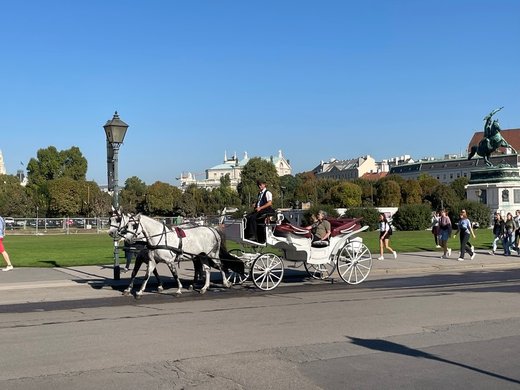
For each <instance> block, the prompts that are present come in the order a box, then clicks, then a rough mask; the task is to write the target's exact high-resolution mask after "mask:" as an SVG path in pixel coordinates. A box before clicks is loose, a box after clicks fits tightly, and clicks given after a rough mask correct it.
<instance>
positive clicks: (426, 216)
mask: <svg viewBox="0 0 520 390" xmlns="http://www.w3.org/2000/svg"><path fill="white" fill-rule="evenodd" d="M392 224H393V225H394V226H395V227H396V228H397V229H398V230H424V229H426V228H428V227H430V226H431V209H430V206H429V205H427V204H406V205H403V206H401V207H399V210H397V212H396V213H395V214H394V216H393V218H392Z"/></svg>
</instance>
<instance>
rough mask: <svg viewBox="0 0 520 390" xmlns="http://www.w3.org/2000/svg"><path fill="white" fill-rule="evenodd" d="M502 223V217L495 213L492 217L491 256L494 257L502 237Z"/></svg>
mask: <svg viewBox="0 0 520 390" xmlns="http://www.w3.org/2000/svg"><path fill="white" fill-rule="evenodd" d="M503 223H504V221H503V220H502V216H501V215H500V213H499V212H498V211H496V212H495V215H494V216H493V245H492V246H493V249H492V251H491V254H492V255H493V256H494V255H495V254H496V252H497V247H498V243H499V242H502V235H503V227H502V224H503Z"/></svg>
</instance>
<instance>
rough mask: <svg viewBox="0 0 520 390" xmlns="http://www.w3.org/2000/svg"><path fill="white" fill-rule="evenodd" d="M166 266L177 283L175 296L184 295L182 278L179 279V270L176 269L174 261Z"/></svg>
mask: <svg viewBox="0 0 520 390" xmlns="http://www.w3.org/2000/svg"><path fill="white" fill-rule="evenodd" d="M166 264H168V268H169V269H170V271H171V273H172V275H173V279H175V281H176V282H177V291H176V292H175V294H177V295H181V294H182V283H181V278H179V274H178V273H177V270H176V269H175V264H174V263H173V261H168V262H167V263H166Z"/></svg>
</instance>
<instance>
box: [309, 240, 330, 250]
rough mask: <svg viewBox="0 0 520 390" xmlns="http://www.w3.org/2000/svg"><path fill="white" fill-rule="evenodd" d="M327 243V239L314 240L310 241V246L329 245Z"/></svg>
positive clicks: (321, 246)
mask: <svg viewBox="0 0 520 390" xmlns="http://www.w3.org/2000/svg"><path fill="white" fill-rule="evenodd" d="M329 244H330V241H329V240H316V241H313V242H312V244H311V246H312V247H314V248H324V247H326V246H329Z"/></svg>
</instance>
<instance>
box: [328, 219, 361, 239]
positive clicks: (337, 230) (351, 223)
mask: <svg viewBox="0 0 520 390" xmlns="http://www.w3.org/2000/svg"><path fill="white" fill-rule="evenodd" d="M361 220H362V218H337V219H327V221H329V222H330V229H331V234H330V235H331V237H335V236H337V235H339V234H345V233H346V232H348V231H354V230H358V229H360V228H361V223H360V221H361Z"/></svg>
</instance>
